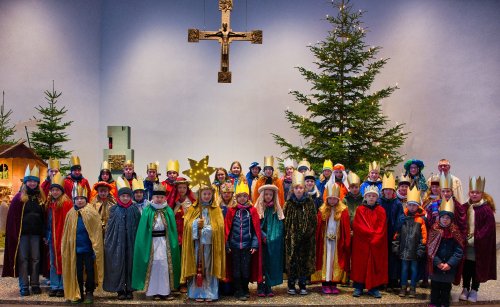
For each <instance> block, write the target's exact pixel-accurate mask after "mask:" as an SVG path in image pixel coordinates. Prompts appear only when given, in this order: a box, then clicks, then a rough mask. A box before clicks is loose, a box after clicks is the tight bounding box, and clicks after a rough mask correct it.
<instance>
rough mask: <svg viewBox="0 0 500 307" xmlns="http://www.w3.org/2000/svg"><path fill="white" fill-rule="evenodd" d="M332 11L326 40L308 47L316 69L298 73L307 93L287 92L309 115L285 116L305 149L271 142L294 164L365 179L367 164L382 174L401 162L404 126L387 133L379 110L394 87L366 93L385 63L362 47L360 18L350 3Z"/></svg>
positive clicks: (282, 141)
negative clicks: (330, 165)
mask: <svg viewBox="0 0 500 307" xmlns="http://www.w3.org/2000/svg"><path fill="white" fill-rule="evenodd" d="M333 6H334V7H335V8H336V10H338V14H337V15H336V16H328V15H327V16H326V20H327V21H328V22H330V24H331V25H332V30H330V31H329V32H328V36H327V37H326V39H325V40H323V41H321V42H318V43H317V44H315V45H312V46H309V49H310V50H311V52H312V53H313V54H314V56H315V57H316V59H317V60H316V61H315V62H314V64H315V65H316V66H317V69H316V70H315V71H313V70H308V69H306V68H303V67H298V70H299V72H300V73H301V74H302V76H303V77H304V78H305V80H306V81H307V82H310V83H311V93H309V94H305V93H301V92H299V91H291V92H290V93H291V94H292V95H293V96H294V97H295V100H296V101H298V102H299V103H301V104H303V105H304V106H305V107H306V111H307V114H306V115H305V116H301V115H299V114H296V113H294V112H292V111H290V110H286V111H285V116H286V118H287V120H288V121H289V122H290V123H291V126H292V128H294V129H296V130H298V132H299V134H300V135H301V137H302V138H303V140H304V145H303V146H297V145H293V144H291V143H289V142H288V141H287V140H286V139H285V138H283V137H281V136H279V135H277V134H273V137H274V139H275V141H276V143H277V144H278V145H280V146H281V147H284V151H283V153H284V154H285V155H286V156H288V157H291V158H294V159H295V160H297V161H299V160H301V159H302V158H307V159H308V160H309V161H310V162H311V164H312V166H313V168H315V169H316V170H318V169H321V165H322V163H323V161H324V160H325V159H331V160H333V161H334V163H342V164H344V165H345V166H346V167H347V168H348V169H350V170H353V171H355V172H356V173H358V174H359V175H360V176H364V175H365V174H366V173H367V172H368V163H369V162H370V161H380V162H381V163H382V166H385V169H386V170H387V169H390V168H392V167H394V166H396V165H397V164H398V163H399V162H401V161H402V159H403V158H402V155H401V154H400V153H399V152H398V150H399V148H400V147H401V146H402V145H403V143H404V141H405V139H406V137H407V133H405V132H403V130H402V128H403V126H404V124H395V125H393V126H392V127H388V126H389V119H388V118H387V116H385V115H383V114H382V110H381V105H380V101H381V100H382V99H384V98H387V97H389V96H390V95H391V94H392V93H393V92H394V91H395V90H396V89H397V86H388V87H386V88H383V89H380V90H377V91H370V89H371V85H372V83H373V81H374V78H375V76H376V75H377V74H378V73H379V72H380V70H381V69H382V68H383V66H384V65H385V64H386V63H387V59H376V57H375V56H376V54H377V53H378V51H379V50H380V47H369V46H367V44H366V43H365V42H364V39H365V37H366V29H365V28H364V27H363V23H362V22H361V18H362V16H363V12H362V11H354V10H353V8H352V6H351V5H349V2H348V1H347V3H345V4H344V1H342V2H341V3H338V2H337V3H333Z"/></svg>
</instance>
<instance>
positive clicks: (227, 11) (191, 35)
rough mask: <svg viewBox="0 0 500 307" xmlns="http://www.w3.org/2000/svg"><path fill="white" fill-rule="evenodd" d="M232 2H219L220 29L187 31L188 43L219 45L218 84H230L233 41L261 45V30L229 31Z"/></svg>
mask: <svg viewBox="0 0 500 307" xmlns="http://www.w3.org/2000/svg"><path fill="white" fill-rule="evenodd" d="M232 9H233V0H219V11H221V14H222V16H221V27H220V29H219V30H218V31H200V30H199V29H188V42H190V43H197V42H199V41H200V40H216V41H218V42H219V44H220V45H221V59H220V71H219V74H218V82H219V83H231V72H230V71H229V44H231V43H232V42H233V41H250V42H251V43H252V44H262V30H254V31H250V32H233V31H232V30H231V20H230V19H231V10H232Z"/></svg>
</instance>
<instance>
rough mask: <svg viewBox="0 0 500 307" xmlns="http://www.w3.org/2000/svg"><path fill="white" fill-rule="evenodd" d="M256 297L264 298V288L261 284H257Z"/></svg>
mask: <svg viewBox="0 0 500 307" xmlns="http://www.w3.org/2000/svg"><path fill="white" fill-rule="evenodd" d="M257 296H258V297H264V296H266V286H265V285H264V284H263V283H259V284H257Z"/></svg>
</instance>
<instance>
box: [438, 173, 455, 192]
mask: <svg viewBox="0 0 500 307" xmlns="http://www.w3.org/2000/svg"><path fill="white" fill-rule="evenodd" d="M439 187H440V188H441V189H452V188H453V180H452V179H451V175H450V174H449V173H448V175H445V174H444V173H443V172H441V175H440V176H439Z"/></svg>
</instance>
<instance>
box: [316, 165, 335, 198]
mask: <svg viewBox="0 0 500 307" xmlns="http://www.w3.org/2000/svg"><path fill="white" fill-rule="evenodd" d="M332 173H333V163H332V161H331V160H325V161H324V162H323V169H322V171H321V174H320V175H319V178H318V180H316V186H317V187H318V191H319V197H320V198H321V199H323V191H324V190H325V186H326V183H327V182H328V181H329V180H330V178H331V177H332Z"/></svg>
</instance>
